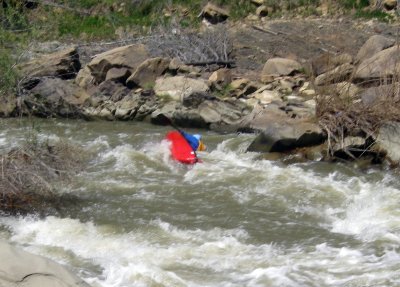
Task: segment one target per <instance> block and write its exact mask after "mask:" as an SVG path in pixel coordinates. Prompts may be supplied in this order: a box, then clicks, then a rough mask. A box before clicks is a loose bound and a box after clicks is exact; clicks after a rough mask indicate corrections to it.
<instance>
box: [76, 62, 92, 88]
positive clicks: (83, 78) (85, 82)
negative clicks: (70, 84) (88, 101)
mask: <svg viewBox="0 0 400 287" xmlns="http://www.w3.org/2000/svg"><path fill="white" fill-rule="evenodd" d="M94 81H95V79H94V77H93V76H92V73H91V71H90V69H89V67H88V66H85V67H84V68H82V69H80V70H79V72H78V74H77V75H76V78H75V83H76V84H77V85H78V86H79V87H81V88H84V89H87V88H89V87H90V86H93V84H94Z"/></svg>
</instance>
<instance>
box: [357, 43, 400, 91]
mask: <svg viewBox="0 0 400 287" xmlns="http://www.w3.org/2000/svg"><path fill="white" fill-rule="evenodd" d="M399 62H400V50H399V47H397V46H394V47H391V48H388V49H385V50H382V51H380V52H378V53H377V54H375V55H374V56H372V57H370V58H368V59H366V60H364V61H362V62H361V63H360V65H359V66H358V67H357V70H356V72H355V75H354V81H357V82H368V83H369V84H371V83H372V81H373V80H375V82H376V84H379V83H380V79H385V78H390V77H392V76H394V75H397V74H398V73H399V72H400V64H399Z"/></svg>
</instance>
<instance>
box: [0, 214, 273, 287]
mask: <svg viewBox="0 0 400 287" xmlns="http://www.w3.org/2000/svg"><path fill="white" fill-rule="evenodd" d="M0 222H1V224H2V225H5V226H7V227H8V228H9V229H10V230H11V233H12V236H11V238H10V240H11V241H14V242H17V243H19V244H22V245H25V246H28V247H27V248H26V249H27V250H28V251H31V252H34V253H39V254H42V255H46V256H50V257H52V258H53V259H55V260H57V261H63V263H67V264H73V262H68V261H65V258H63V257H61V258H60V257H59V254H58V253H52V252H51V249H49V248H48V247H59V248H62V249H64V250H65V252H72V253H73V254H75V255H76V256H77V257H80V258H82V259H84V260H90V261H91V262H92V263H93V264H95V265H99V266H100V267H101V268H102V270H103V271H102V274H101V276H96V277H93V278H89V281H91V282H96V283H98V284H100V286H153V285H154V284H160V285H161V286H196V284H198V286H207V284H204V285H203V283H201V281H200V282H197V283H195V282H194V283H191V282H190V279H187V278H185V276H183V275H182V274H180V272H179V271H180V269H187V270H193V269H197V270H198V272H206V270H214V271H213V272H216V273H219V272H226V271H228V273H229V272H231V271H229V270H232V271H234V272H233V273H232V276H234V277H235V276H236V275H235V273H241V272H242V271H241V269H244V270H247V271H248V272H250V270H251V269H252V268H253V265H254V264H255V263H257V262H260V261H261V262H263V261H265V260H266V259H267V258H269V257H271V256H272V255H273V254H274V250H273V248H272V246H269V245H264V246H258V247H257V246H254V245H251V244H250V245H249V244H246V243H245V242H243V241H244V240H245V239H246V237H247V234H246V232H244V231H243V230H241V229H232V230H222V229H219V228H214V229H212V230H209V231H204V230H181V229H178V228H176V227H174V226H171V225H170V224H168V223H165V222H162V221H160V220H156V221H153V222H151V223H150V226H149V230H148V231H147V233H142V232H143V231H138V233H135V232H131V233H127V234H115V233H113V232H112V229H111V230H110V229H108V228H107V227H106V226H105V227H104V226H103V227H102V226H95V225H94V224H93V223H91V222H87V223H82V222H80V221H79V220H75V219H68V218H64V219H60V218H56V217H47V218H45V219H43V220H39V219H34V218H20V219H15V218H14V219H13V218H2V219H1V221H0ZM149 239H151V240H149ZM171 241H173V242H174V243H173V244H171ZM238 275H240V274H238ZM101 278H104V279H101ZM233 279H234V278H232V280H233ZM204 280H205V281H204V282H207V275H206V274H204ZM209 286H220V285H218V284H217V285H214V284H212V285H209ZM232 286H235V285H232Z"/></svg>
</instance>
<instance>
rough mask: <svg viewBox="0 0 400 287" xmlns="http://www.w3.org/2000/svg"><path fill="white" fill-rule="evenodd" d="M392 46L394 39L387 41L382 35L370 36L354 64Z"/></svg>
mask: <svg viewBox="0 0 400 287" xmlns="http://www.w3.org/2000/svg"><path fill="white" fill-rule="evenodd" d="M394 44H395V40H394V39H389V38H387V37H385V36H382V35H374V36H371V37H370V38H369V39H368V40H367V41H366V42H365V44H364V45H363V46H362V47H361V48H360V50H359V51H358V53H357V56H356V62H362V61H364V60H366V59H368V58H371V57H372V56H373V55H375V54H376V53H378V52H380V51H382V50H385V49H387V48H390V47H392V46H393V45H394Z"/></svg>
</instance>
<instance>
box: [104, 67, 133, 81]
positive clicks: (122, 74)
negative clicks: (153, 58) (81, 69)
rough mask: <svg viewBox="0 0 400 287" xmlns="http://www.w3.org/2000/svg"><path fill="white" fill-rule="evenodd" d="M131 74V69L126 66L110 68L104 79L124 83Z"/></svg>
mask: <svg viewBox="0 0 400 287" xmlns="http://www.w3.org/2000/svg"><path fill="white" fill-rule="evenodd" d="M130 75H131V71H130V70H129V69H127V68H111V69H110V70H108V72H107V74H106V79H105V80H106V81H114V82H120V83H125V81H126V80H127V79H128V78H129V76H130Z"/></svg>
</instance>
